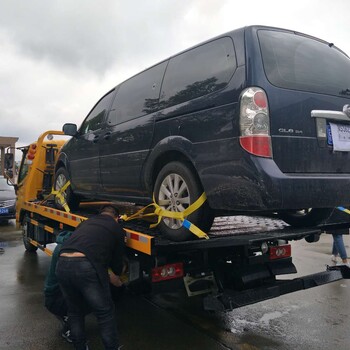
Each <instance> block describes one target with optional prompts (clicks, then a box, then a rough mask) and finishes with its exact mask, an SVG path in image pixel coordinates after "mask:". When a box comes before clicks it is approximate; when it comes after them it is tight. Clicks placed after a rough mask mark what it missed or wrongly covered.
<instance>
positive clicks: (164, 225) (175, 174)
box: [154, 161, 214, 242]
mask: <svg viewBox="0 0 350 350" xmlns="http://www.w3.org/2000/svg"><path fill="white" fill-rule="evenodd" d="M162 185H163V186H162ZM162 189H163V190H162ZM178 189H181V193H180V192H177V190H178ZM202 193H203V188H202V185H201V184H200V182H199V180H198V179H197V177H196V176H195V174H194V171H192V170H191V166H190V165H187V164H185V163H181V162H177V161H176V162H171V163H168V164H166V165H165V166H164V167H163V168H162V169H161V170H160V172H159V174H158V176H157V179H156V181H155V185H154V196H155V201H156V203H157V204H158V205H161V207H162V208H165V209H166V210H170V211H183V210H185V209H186V208H187V207H189V206H190V205H191V204H193V203H194V202H195V201H196V200H197V199H198V198H199V197H200V196H201V194H202ZM176 198H177V199H179V201H176ZM162 201H163V205H162ZM187 220H188V221H190V222H191V223H192V224H194V225H196V226H198V227H199V228H200V229H202V230H203V231H204V232H208V231H209V230H210V228H211V225H212V224H213V221H214V215H213V212H212V210H211V209H210V207H209V205H208V201H205V202H204V203H203V204H202V206H201V207H200V208H198V209H197V210H196V211H195V212H193V213H192V214H191V215H189V216H188V217H187ZM159 229H160V231H161V232H162V234H163V235H164V236H165V237H166V238H168V239H170V240H172V241H177V242H181V241H186V240H190V239H194V238H196V236H195V235H194V234H193V233H191V232H190V231H189V230H188V229H186V228H185V227H183V226H182V222H181V220H176V219H171V218H162V220H161V222H160V223H159Z"/></svg>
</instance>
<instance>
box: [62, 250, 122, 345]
mask: <svg viewBox="0 0 350 350" xmlns="http://www.w3.org/2000/svg"><path fill="white" fill-rule="evenodd" d="M56 275H57V279H58V282H59V283H60V286H61V289H62V291H63V294H64V297H65V299H66V301H67V304H68V316H69V323H70V326H71V332H72V339H73V343H74V346H75V348H76V349H77V350H80V349H82V350H85V349H86V335H85V320H84V314H85V303H86V304H87V305H88V306H89V308H90V309H91V311H92V312H93V313H94V315H95V316H96V318H97V321H98V324H99V327H100V333H101V337H102V342H103V344H104V347H105V349H106V350H115V349H118V346H119V344H118V335H117V326H116V322H115V312H114V303H113V301H112V299H111V294H110V290H109V286H108V280H107V281H106V283H104V284H103V283H101V281H100V279H99V277H98V275H97V273H96V270H95V269H94V267H93V266H92V265H91V263H90V262H89V260H88V259H87V258H77V257H74V258H67V257H60V258H59V260H58V263H57V267H56ZM106 276H108V275H107V274H106ZM106 278H107V277H106Z"/></svg>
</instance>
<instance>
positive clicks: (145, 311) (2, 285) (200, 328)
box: [0, 221, 350, 350]
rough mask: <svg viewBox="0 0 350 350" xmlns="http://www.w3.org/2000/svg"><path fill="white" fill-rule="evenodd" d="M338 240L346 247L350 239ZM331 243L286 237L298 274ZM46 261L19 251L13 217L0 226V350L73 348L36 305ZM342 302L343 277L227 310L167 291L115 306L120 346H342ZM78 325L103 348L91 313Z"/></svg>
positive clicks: (311, 268) (348, 325) (348, 326)
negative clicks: (209, 308)
mask: <svg viewBox="0 0 350 350" xmlns="http://www.w3.org/2000/svg"><path fill="white" fill-rule="evenodd" d="M345 242H346V246H347V251H348V252H350V248H349V243H350V237H348V236H345ZM331 243H332V238H331V236H329V235H322V236H321V239H320V241H319V242H317V243H313V244H309V243H306V242H305V241H299V242H294V243H293V247H292V254H293V258H294V264H295V265H296V267H297V269H298V275H305V274H310V273H314V272H319V271H322V270H324V269H325V265H326V264H329V259H330V250H331ZM349 255H350V254H349ZM49 263H50V258H49V257H48V256H47V255H46V254H44V253H43V252H41V251H38V252H37V253H27V252H25V250H24V247H23V244H22V241H21V232H20V231H17V230H16V228H15V224H14V222H13V221H10V222H9V223H8V224H0V350H3V349H6V350H21V349H28V350H31V349H32V350H41V349H45V350H56V349H57V350H58V349H62V350H66V349H67V350H69V349H73V347H72V345H70V344H68V343H66V342H65V341H64V340H63V339H62V338H61V337H60V335H59V331H60V325H59V323H58V321H57V320H56V319H55V317H54V316H52V315H51V314H50V313H49V312H48V311H46V309H45V308H44V306H43V292H42V291H43V283H44V278H45V275H46V272H47V269H48V267H49ZM298 275H293V277H297V276H298ZM349 301H350V281H349V280H341V281H337V282H334V283H331V284H328V285H325V286H321V287H317V288H313V289H310V290H306V291H299V292H296V293H293V294H289V295H285V296H282V297H279V298H275V299H272V300H268V301H264V302H261V303H258V304H254V305H250V306H246V307H243V308H240V309H236V310H234V311H231V312H228V313H207V312H205V311H203V310H202V305H201V301H200V299H193V298H186V297H184V296H183V295H179V294H175V293H174V294H167V295H161V296H155V297H147V298H146V297H141V296H133V295H128V294H127V295H124V296H123V298H122V299H121V300H119V301H118V302H117V303H116V307H117V316H118V327H119V332H120V339H121V343H122V344H124V347H123V350H151V349H167V350H175V349H176V350H182V349H184V350H187V349H201V350H209V349H210V350H219V349H220V350H222V349H234V350H236V349H239V350H282V349H283V350H292V349H293V350H299V349H300V350H304V349H305V350H316V349H317V350H329V349H337V350H348V349H350V317H349V314H350V306H349ZM86 330H87V334H88V338H89V346H90V350H99V349H103V347H102V344H101V342H100V338H99V334H98V329H97V324H96V321H95V319H94V318H93V316H88V317H87V319H86Z"/></svg>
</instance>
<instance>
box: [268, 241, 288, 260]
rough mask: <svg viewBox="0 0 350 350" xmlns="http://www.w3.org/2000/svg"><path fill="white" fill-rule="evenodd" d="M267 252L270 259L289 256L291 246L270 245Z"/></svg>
mask: <svg viewBox="0 0 350 350" xmlns="http://www.w3.org/2000/svg"><path fill="white" fill-rule="evenodd" d="M269 253H270V254H269V258H270V260H276V259H283V258H289V257H290V256H291V255H292V247H291V245H290V244H285V245H278V246H272V247H270V249H269Z"/></svg>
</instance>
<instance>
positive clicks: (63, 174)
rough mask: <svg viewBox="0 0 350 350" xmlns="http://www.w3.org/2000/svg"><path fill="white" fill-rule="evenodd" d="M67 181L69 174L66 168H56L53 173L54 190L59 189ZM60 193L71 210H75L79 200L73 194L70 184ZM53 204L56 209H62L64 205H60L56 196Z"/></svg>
mask: <svg viewBox="0 0 350 350" xmlns="http://www.w3.org/2000/svg"><path fill="white" fill-rule="evenodd" d="M68 181H69V175H68V171H67V169H66V168H64V167H61V168H58V170H57V171H56V173H55V183H54V189H55V191H58V190H60V189H61V188H62V187H63V186H64V185H65V184H66V183H67V182H68ZM62 195H63V197H64V199H65V201H66V203H67V204H68V206H69V208H70V209H71V210H76V209H78V208H79V200H78V198H77V197H76V196H75V195H74V193H73V191H72V188H71V186H68V187H67V188H66V190H65V191H63V192H62ZM55 205H56V208H57V209H61V210H64V207H63V206H62V204H61V202H60V201H59V199H58V197H55Z"/></svg>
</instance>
